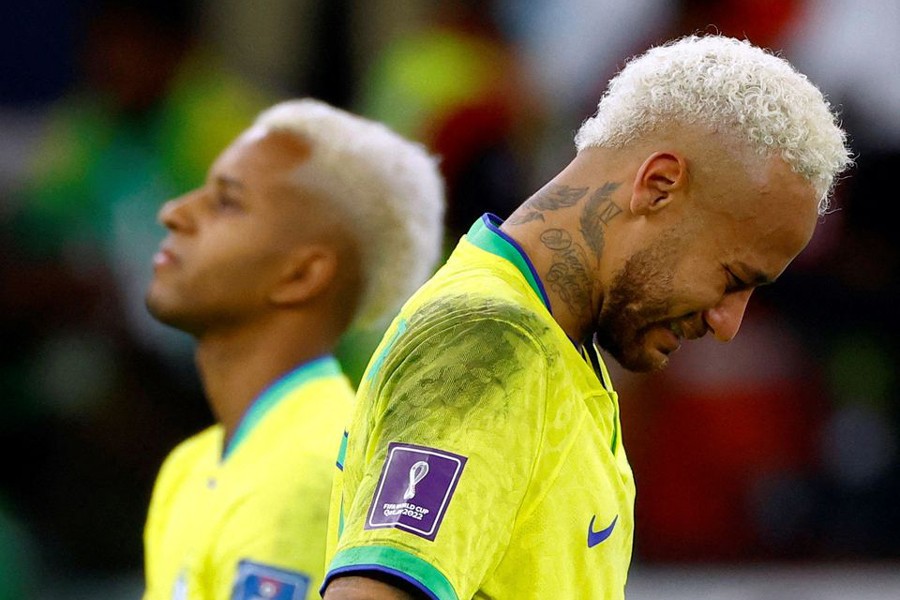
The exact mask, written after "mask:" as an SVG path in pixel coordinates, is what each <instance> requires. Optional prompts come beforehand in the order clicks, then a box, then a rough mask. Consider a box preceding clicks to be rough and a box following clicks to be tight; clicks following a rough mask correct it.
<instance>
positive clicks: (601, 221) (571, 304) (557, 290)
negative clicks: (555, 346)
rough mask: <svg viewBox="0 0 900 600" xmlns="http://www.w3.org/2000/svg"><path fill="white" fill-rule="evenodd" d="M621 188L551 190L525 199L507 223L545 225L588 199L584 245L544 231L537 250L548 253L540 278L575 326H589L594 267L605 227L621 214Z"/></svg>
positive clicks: (568, 235)
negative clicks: (548, 217) (617, 199)
mask: <svg viewBox="0 0 900 600" xmlns="http://www.w3.org/2000/svg"><path fill="white" fill-rule="evenodd" d="M620 185H621V184H620V183H616V182H607V183H604V184H603V185H602V186H600V187H599V188H597V189H595V190H594V191H593V192H591V193H589V192H590V188H588V187H571V186H568V185H550V186H547V187H545V188H544V189H542V190H541V191H539V192H538V193H536V194H535V195H534V196H532V197H531V198H529V199H528V200H527V201H526V202H525V203H524V204H523V205H522V207H521V208H520V209H519V210H518V211H516V214H515V215H514V216H512V217H510V218H509V219H508V220H507V223H509V224H510V225H523V224H525V223H530V222H532V221H541V222H545V221H546V220H545V218H544V215H545V213H548V212H553V211H556V210H560V209H563V208H570V207H573V206H576V205H577V204H579V202H581V200H582V198H587V200H586V201H585V202H584V205H583V207H582V208H581V214H580V216H579V217H578V233H580V234H581V238H582V239H583V243H581V240H578V239H575V238H573V235H572V234H573V233H575V232H574V231H573V230H571V229H568V230H567V229H564V228H556V227H548V228H547V229H544V230H543V231H542V232H541V234H540V242H541V244H542V245H543V246H544V247H545V248H546V249H547V250H549V251H550V262H549V265H548V266H547V267H546V269H543V272H542V273H541V277H542V279H543V281H544V284H545V285H546V286H547V288H548V290H549V291H551V293H553V294H554V296H555V297H556V298H557V299H558V300H559V301H561V302H562V303H563V304H564V305H565V307H566V309H567V312H568V313H569V314H570V315H571V317H572V318H573V319H574V320H575V322H576V323H577V324H578V325H577V326H582V325H584V324H587V323H590V322H592V321H593V314H592V313H593V310H594V307H593V301H594V300H593V290H594V289H595V285H596V283H597V282H596V281H595V279H596V277H597V275H596V271H597V263H598V262H599V260H600V256H601V255H602V254H603V247H604V244H605V231H606V227H607V226H608V225H609V223H610V221H611V220H612V219H614V218H615V217H616V215H618V214H619V213H621V212H622V209H621V208H619V206H618V205H617V204H615V203H614V202H613V200H612V196H613V193H614V192H615V191H616V190H617V189H618V188H619V186H620Z"/></svg>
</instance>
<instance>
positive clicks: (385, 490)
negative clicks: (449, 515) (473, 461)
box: [365, 442, 466, 541]
mask: <svg viewBox="0 0 900 600" xmlns="http://www.w3.org/2000/svg"><path fill="white" fill-rule="evenodd" d="M465 464H466V457H465V456H460V455H458V454H454V453H452V452H447V451H446V450H440V449H438V448H427V447H425V446H415V445H412V444H400V443H397V442H392V443H391V444H390V445H389V446H388V452H387V458H386V459H385V463H384V467H383V468H382V471H381V478H380V479H379V481H378V486H377V488H376V491H375V497H374V498H373V499H372V504H371V506H370V507H369V513H368V518H367V519H366V525H365V527H366V529H379V528H383V527H395V528H397V529H402V530H404V531H408V532H410V533H413V534H415V535H418V536H419V537H423V538H425V539H427V540H431V541H434V538H435V536H436V535H437V532H438V529H439V528H440V526H441V521H442V520H443V518H444V514H445V513H446V510H447V507H448V506H449V504H450V500H451V499H452V498H453V492H454V491H455V490H456V484H457V483H458V482H459V478H460V475H461V474H462V471H463V467H465Z"/></svg>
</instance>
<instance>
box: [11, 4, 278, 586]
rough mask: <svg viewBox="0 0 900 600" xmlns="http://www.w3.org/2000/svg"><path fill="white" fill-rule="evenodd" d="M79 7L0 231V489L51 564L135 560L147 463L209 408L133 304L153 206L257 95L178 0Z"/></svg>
mask: <svg viewBox="0 0 900 600" xmlns="http://www.w3.org/2000/svg"><path fill="white" fill-rule="evenodd" d="M84 5H85V11H86V12H85V14H84V15H83V21H81V22H83V24H84V26H85V29H84V31H83V37H82V44H81V45H80V46H79V48H80V53H79V55H78V58H79V62H78V64H79V65H80V67H81V70H80V75H79V77H78V78H77V81H76V84H75V85H74V86H73V88H72V89H71V91H69V92H68V93H66V94H65V95H64V96H63V97H62V98H61V99H60V100H59V101H57V102H55V103H54V104H53V105H52V106H51V107H50V109H49V113H48V116H47V117H46V119H45V128H44V131H43V132H42V134H41V139H40V140H39V141H38V143H37V144H36V145H35V148H34V154H33V155H32V156H30V157H29V159H28V160H29V162H30V163H31V165H32V168H31V170H30V172H29V174H28V176H27V177H26V179H25V184H24V189H22V190H21V191H20V192H18V195H17V197H16V199H14V200H10V202H9V205H8V206H10V207H11V208H9V209H8V211H7V215H6V216H7V217H8V221H7V223H8V224H9V227H6V228H5V230H4V232H3V235H2V236H0V244H2V247H3V251H4V257H5V258H4V261H3V265H2V269H0V282H2V291H0V310H2V311H3V314H4V315H5V318H4V321H3V323H2V328H0V333H2V336H3V339H4V344H3V346H2V352H0V355H2V364H0V376H2V381H3V386H4V389H6V390H9V391H10V392H12V393H11V396H12V401H11V404H12V405H13V406H14V408H13V409H12V410H13V414H14V415H15V418H14V419H12V420H11V421H8V422H6V421H5V422H4V425H3V427H2V428H0V433H2V435H3V437H4V441H6V442H7V444H9V443H12V444H13V445H14V446H13V447H15V448H17V456H16V461H15V462H14V463H10V464H9V465H7V466H6V468H5V469H4V472H3V479H2V484H3V486H4V488H5V489H8V490H9V496H10V502H11V505H12V507H13V508H14V509H15V510H17V511H19V512H20V514H22V515H24V516H25V518H26V519H27V520H28V521H29V522H30V523H32V524H33V526H34V531H35V534H36V536H37V538H38V540H39V543H40V547H41V550H42V551H43V552H44V553H45V555H46V557H47V559H48V561H49V563H50V564H51V565H54V568H55V569H57V570H58V572H59V573H66V572H70V570H71V571H73V572H81V573H84V572H90V571H96V572H100V573H107V572H115V571H116V569H121V568H125V567H128V568H133V567H135V566H137V565H139V564H140V548H141V541H140V540H141V538H140V532H141V525H142V522H143V518H144V511H145V507H146V505H147V502H148V499H149V492H150V485H151V483H152V479H153V476H154V474H155V472H156V470H157V468H158V466H159V463H160V462H161V460H162V457H163V456H164V454H165V452H166V450H168V449H169V448H170V447H171V446H172V445H174V443H175V442H176V441H177V440H178V439H181V438H183V437H186V436H187V435H188V434H190V433H193V432H194V431H196V430H197V429H198V428H199V427H200V426H202V425H203V424H205V423H206V422H208V420H209V415H208V412H207V409H206V407H205V405H204V403H203V400H202V395H201V394H200V391H199V386H198V385H197V382H196V379H195V376H194V375H193V373H192V372H191V369H190V364H189V361H187V364H186V365H185V363H184V362H181V361H171V360H170V358H171V356H172V355H173V354H174V355H176V356H179V357H182V356H187V354H186V353H187V352H188V351H189V350H190V344H189V342H188V341H187V340H188V338H187V337H186V336H179V335H177V334H175V333H173V332H171V331H169V330H167V329H165V328H163V327H162V326H160V325H158V324H156V323H154V322H153V321H152V320H151V319H150V318H149V317H147V316H146V315H145V310H144V307H143V291H144V289H145V288H146V283H147V281H149V275H150V267H151V264H150V263H151V261H150V257H151V256H152V254H153V252H154V251H155V248H156V246H157V244H158V242H159V240H160V239H161V237H162V228H161V227H159V226H158V225H157V224H156V219H155V215H156V212H157V210H158V208H159V206H160V205H161V203H162V202H163V201H164V200H165V199H167V198H169V197H173V196H177V195H178V194H180V193H182V192H183V191H185V190H187V189H190V188H191V187H193V186H195V185H197V184H198V183H199V182H201V181H202V179H203V177H204V174H205V171H206V167H207V165H208V164H209V162H211V160H212V159H213V158H214V157H215V156H216V155H217V154H218V153H219V151H221V149H222V148H223V147H224V146H225V145H226V144H227V142H228V141H229V140H230V139H232V138H233V137H234V136H235V135H236V134H237V133H238V132H239V131H241V130H242V129H243V128H244V127H245V126H246V125H247V123H249V122H250V121H251V119H252V117H253V116H254V115H255V114H256V112H258V110H259V109H260V108H261V107H262V106H264V105H265V103H266V102H267V98H266V96H265V94H263V93H261V92H259V91H257V90H256V89H255V88H253V87H251V86H249V85H247V84H246V83H245V82H243V81H242V80H240V79H238V78H236V77H235V76H233V75H231V74H230V73H229V72H228V71H227V70H225V69H224V68H223V67H222V66H221V65H220V64H219V63H218V62H217V59H216V58H215V57H214V56H213V55H211V54H209V53H208V52H207V51H206V50H205V48H204V47H203V45H202V44H200V43H198V40H197V39H196V37H195V30H196V24H195V20H194V17H195V15H194V12H193V9H192V7H191V6H190V4H189V3H188V2H183V1H181V0H163V1H158V0H153V1H151V0H118V1H117V0H97V1H92V2H89V3H84ZM16 191H17V190H16ZM4 204H6V203H4ZM7 447H9V446H8V445H7Z"/></svg>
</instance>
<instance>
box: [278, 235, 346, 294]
mask: <svg viewBox="0 0 900 600" xmlns="http://www.w3.org/2000/svg"><path fill="white" fill-rule="evenodd" d="M337 269H338V256H337V252H336V251H335V250H334V249H333V248H329V247H328V246H304V247H303V248H301V249H299V250H296V251H295V252H293V253H291V256H290V257H289V260H288V265H287V267H286V268H285V270H284V273H283V275H282V277H281V279H280V280H279V282H278V284H277V285H276V286H275V288H274V289H273V290H272V292H271V293H270V294H269V300H271V301H272V302H273V303H274V304H280V305H293V304H300V303H302V302H306V301H308V300H311V299H312V298H315V297H316V296H318V295H319V294H321V293H322V292H324V291H325V290H326V289H328V287H329V286H330V285H331V282H332V281H333V280H334V278H335V275H336V274H337Z"/></svg>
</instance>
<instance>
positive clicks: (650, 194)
mask: <svg viewBox="0 0 900 600" xmlns="http://www.w3.org/2000/svg"><path fill="white" fill-rule="evenodd" d="M687 183H688V170H687V161H685V159H684V157H683V156H681V155H680V154H676V153H674V152H654V153H653V154H651V155H650V156H648V157H647V160H645V161H644V163H643V164H642V165H641V166H640V168H639V169H638V170H637V173H636V174H635V176H634V187H633V189H632V192H631V212H633V213H634V214H639V215H646V214H649V213H652V212H655V211H657V210H660V209H662V208H664V207H666V206H667V205H668V204H669V203H670V202H671V201H672V198H673V195H674V192H676V191H678V190H681V189H683V188H685V187H686V186H687Z"/></svg>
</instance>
